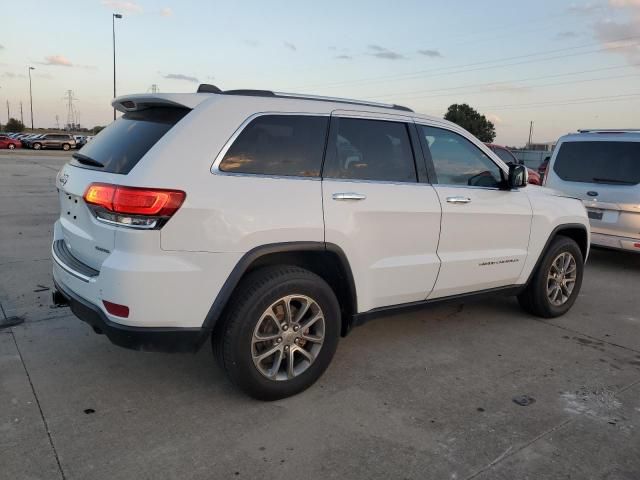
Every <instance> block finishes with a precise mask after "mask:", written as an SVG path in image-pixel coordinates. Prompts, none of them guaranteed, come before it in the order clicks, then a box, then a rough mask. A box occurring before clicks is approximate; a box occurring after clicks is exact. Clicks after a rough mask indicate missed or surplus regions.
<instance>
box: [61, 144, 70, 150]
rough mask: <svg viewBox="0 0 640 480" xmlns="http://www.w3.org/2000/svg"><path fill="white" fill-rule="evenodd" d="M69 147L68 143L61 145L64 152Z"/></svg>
mask: <svg viewBox="0 0 640 480" xmlns="http://www.w3.org/2000/svg"><path fill="white" fill-rule="evenodd" d="M70 148H71V147H70V146H69V144H68V143H64V144H62V149H63V150H64V151H65V152H66V151H67V150H69V149H70Z"/></svg>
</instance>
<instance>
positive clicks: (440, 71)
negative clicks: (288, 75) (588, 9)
mask: <svg viewBox="0 0 640 480" xmlns="http://www.w3.org/2000/svg"><path fill="white" fill-rule="evenodd" d="M638 38H640V35H635V36H632V37H625V38H619V39H615V40H611V41H610V42H607V43H610V44H611V43H615V42H623V41H627V40H633V39H638ZM634 43H637V42H634ZM599 45H601V42H597V43H589V44H584V45H577V46H574V47H565V48H558V49H553V50H546V51H542V52H534V53H529V54H525V55H517V56H513V57H504V58H500V59H496V60H485V61H482V62H474V63H467V64H460V65H452V66H449V67H440V68H435V69H429V70H417V71H415V72H410V73H404V74H394V75H384V76H380V77H369V78H363V79H359V80H346V81H342V82H335V83H329V84H316V85H311V86H310V87H317V86H322V87H329V88H333V87H339V86H345V85H353V84H357V85H363V84H370V83H379V82H385V81H387V80H392V79H412V78H421V77H434V76H439V75H454V74H457V73H467V72H474V71H479V70H486V69H491V68H501V67H506V66H512V65H521V64H525V63H535V62H540V61H547V60H555V59H558V58H567V57H572V56H579V55H587V54H590V53H599V52H604V51H610V50H615V49H619V48H627V47H628V46H629V45H618V46H610V47H603V48H599V49H597V50H591V51H587V52H578V53H574V54H569V55H558V56H553V57H547V58H542V59H534V60H529V61H521V62H514V63H507V64H504V65H493V66H487V67H481V68H471V69H467V68H466V67H476V66H479V65H487V64H493V63H501V62H507V61H510V60H518V59H522V58H531V57H537V56H541V55H549V54H553V53H558V52H566V51H569V50H578V49H581V48H589V47H593V46H599ZM455 69H460V70H455ZM447 70H454V71H453V72H451V71H447ZM308 87H309V86H308ZM298 88H303V87H298Z"/></svg>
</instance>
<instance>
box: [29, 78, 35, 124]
mask: <svg viewBox="0 0 640 480" xmlns="http://www.w3.org/2000/svg"><path fill="white" fill-rule="evenodd" d="M31 70H35V67H29V103H30V104H31V130H33V129H34V128H33V93H32V92H31Z"/></svg>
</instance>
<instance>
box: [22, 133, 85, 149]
mask: <svg viewBox="0 0 640 480" xmlns="http://www.w3.org/2000/svg"><path fill="white" fill-rule="evenodd" d="M29 148H33V149H34V150H40V149H45V148H46V149H61V150H71V149H72V148H76V140H75V139H74V138H73V135H69V134H68V133H45V134H44V135H40V136H39V137H38V138H35V139H32V140H30V141H29Z"/></svg>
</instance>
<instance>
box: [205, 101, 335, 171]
mask: <svg viewBox="0 0 640 480" xmlns="http://www.w3.org/2000/svg"><path fill="white" fill-rule="evenodd" d="M267 115H281V116H290V117H291V116H296V117H300V116H305V117H327V118H328V117H330V116H331V115H330V114H328V113H313V112H257V113H254V114H252V115H250V116H249V117H247V118H246V119H245V120H244V121H243V122H242V123H241V124H240V126H239V127H238V128H237V129H236V131H235V132H233V134H232V135H231V137H230V138H229V140H227V142H226V143H225V144H224V145H223V147H222V149H221V150H220V152H219V153H218V155H216V158H215V159H214V161H213V164H212V165H211V169H210V172H211V173H213V174H214V175H229V176H234V177H261V178H273V179H294V180H321V179H322V177H321V175H322V171H320V173H319V174H318V176H317V177H303V176H299V175H269V174H266V173H243V172H225V171H224V170H220V164H221V163H222V160H223V159H224V156H225V155H226V154H227V152H228V151H229V149H230V148H231V145H233V143H234V142H235V141H236V140H237V139H238V137H239V136H240V134H241V133H242V132H243V131H244V129H245V128H247V126H248V125H249V124H250V123H251V122H252V121H253V120H255V119H256V118H259V117H264V116H267Z"/></svg>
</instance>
